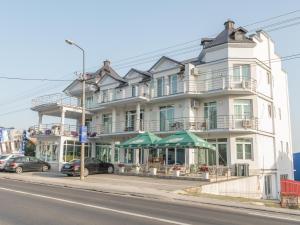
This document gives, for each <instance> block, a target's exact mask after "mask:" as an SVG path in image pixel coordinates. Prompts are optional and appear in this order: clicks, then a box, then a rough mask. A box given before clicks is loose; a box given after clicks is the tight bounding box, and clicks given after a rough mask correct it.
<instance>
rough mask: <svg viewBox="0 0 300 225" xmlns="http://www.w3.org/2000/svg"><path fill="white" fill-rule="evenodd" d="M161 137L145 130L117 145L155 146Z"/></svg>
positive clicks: (121, 146)
mask: <svg viewBox="0 0 300 225" xmlns="http://www.w3.org/2000/svg"><path fill="white" fill-rule="evenodd" d="M160 139H161V138H160V137H158V136H156V135H155V134H153V133H151V132H145V133H142V134H139V135H138V136H136V137H134V138H131V139H129V140H127V141H125V142H123V143H121V144H119V145H116V146H117V147H119V148H145V147H151V146H153V145H154V144H155V143H157V142H158V141H159V140H160Z"/></svg>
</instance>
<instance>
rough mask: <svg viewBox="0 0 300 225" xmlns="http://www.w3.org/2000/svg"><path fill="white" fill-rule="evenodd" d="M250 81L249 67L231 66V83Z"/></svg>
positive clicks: (245, 65)
mask: <svg viewBox="0 0 300 225" xmlns="http://www.w3.org/2000/svg"><path fill="white" fill-rule="evenodd" d="M243 80H250V65H249V64H244V65H237V64H235V65H233V81H235V82H240V81H243Z"/></svg>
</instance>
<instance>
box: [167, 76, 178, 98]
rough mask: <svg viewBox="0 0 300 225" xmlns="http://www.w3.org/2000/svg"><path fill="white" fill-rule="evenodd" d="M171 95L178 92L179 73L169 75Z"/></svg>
mask: <svg viewBox="0 0 300 225" xmlns="http://www.w3.org/2000/svg"><path fill="white" fill-rule="evenodd" d="M169 88H170V95H173V94H176V93H177V92H178V91H177V74H175V75H171V76H169Z"/></svg>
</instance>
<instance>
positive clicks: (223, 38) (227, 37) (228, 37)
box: [201, 22, 254, 48]
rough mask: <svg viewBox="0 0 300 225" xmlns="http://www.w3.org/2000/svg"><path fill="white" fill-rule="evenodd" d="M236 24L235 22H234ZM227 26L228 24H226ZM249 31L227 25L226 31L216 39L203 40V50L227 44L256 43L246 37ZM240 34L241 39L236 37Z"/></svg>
mask: <svg viewBox="0 0 300 225" xmlns="http://www.w3.org/2000/svg"><path fill="white" fill-rule="evenodd" d="M232 23H233V24H234V22H232ZM225 24H226V22H225ZM247 32H248V31H247V30H246V29H245V28H243V27H238V28H234V27H233V25H232V26H229V27H228V26H227V27H226V25H225V29H224V30H223V31H222V32H221V33H219V34H218V35H217V37H215V38H202V40H201V44H202V45H203V48H210V47H213V46H217V45H221V44H225V43H254V41H253V40H252V39H251V38H249V37H247V36H246V33H247ZM236 33H238V34H239V38H237V36H236V35H235V34H236Z"/></svg>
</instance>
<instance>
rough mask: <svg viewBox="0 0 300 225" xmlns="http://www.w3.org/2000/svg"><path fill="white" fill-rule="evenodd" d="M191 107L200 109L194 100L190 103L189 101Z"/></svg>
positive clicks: (197, 102)
mask: <svg viewBox="0 0 300 225" xmlns="http://www.w3.org/2000/svg"><path fill="white" fill-rule="evenodd" d="M191 107H192V108H199V107H200V103H199V101H197V100H196V99H192V101H191Z"/></svg>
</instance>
